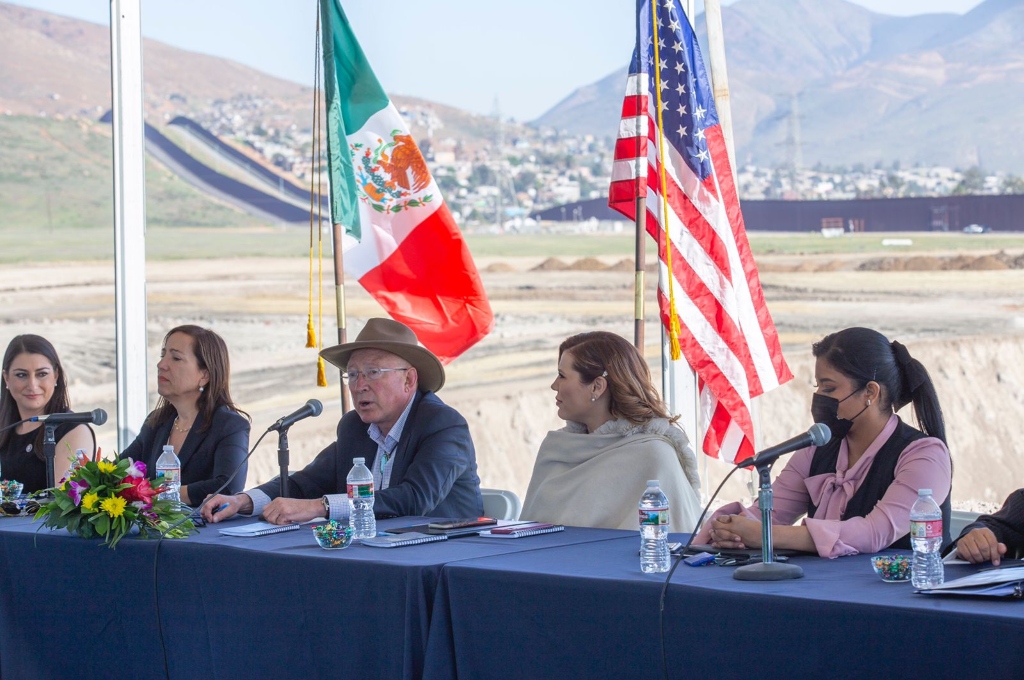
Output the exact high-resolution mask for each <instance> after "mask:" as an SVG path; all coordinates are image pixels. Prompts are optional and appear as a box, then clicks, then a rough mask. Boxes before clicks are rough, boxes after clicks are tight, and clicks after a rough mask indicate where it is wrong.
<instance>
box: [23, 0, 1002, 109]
mask: <svg viewBox="0 0 1024 680" xmlns="http://www.w3.org/2000/svg"><path fill="white" fill-rule="evenodd" d="M8 1H9V2H11V3H13V4H18V5H25V6H28V7H35V8H37V9H42V10H45V11H48V12H54V13H56V14H63V15H66V16H73V17H77V18H81V19H86V20H89V21H93V22H96V23H102V24H107V23H108V22H109V17H110V14H109V12H110V2H109V0H8ZM736 1H737V0H722V4H725V5H731V4H733V3H734V2H736ZM739 1H742V0H739ZM852 1H853V2H855V4H858V5H863V6H864V7H867V8H868V9H871V10H874V11H876V12H882V13H886V14H899V15H912V14H922V13H925V12H956V13H963V12H966V11H968V10H970V9H971V8H973V7H974V6H976V5H979V4H981V2H982V0H852ZM343 6H344V7H345V11H346V13H347V14H348V16H349V19H350V20H351V22H352V25H353V26H354V28H355V31H356V36H357V37H358V39H359V41H360V43H361V44H362V47H363V50H364V51H365V52H366V54H367V57H368V58H369V60H370V64H371V66H372V67H373V69H374V71H375V72H376V74H377V77H378V79H379V80H380V81H381V83H382V84H383V86H384V88H385V89H386V90H387V91H388V92H391V93H394V94H406V95H415V96H419V97H423V98H425V99H430V100H433V101H437V102H441V103H444V104H450V105H452V106H457V107H460V108H463V109H467V110H470V111H476V112H478V113H491V112H493V110H494V105H495V99H496V98H497V101H498V103H499V105H500V108H501V111H502V113H503V114H505V115H510V116H513V117H515V118H517V119H519V120H531V119H533V118H536V117H537V116H539V115H540V114H542V113H543V112H544V111H546V110H548V109H549V108H551V107H552V106H554V105H555V104H557V103H558V102H559V101H560V100H561V99H562V98H564V97H565V96H567V95H568V94H569V93H570V92H572V90H574V89H575V88H577V87H580V86H581V85H586V84H588V83H592V82H594V81H595V80H598V79H599V78H602V77H603V76H606V75H608V74H609V73H611V72H612V71H614V70H615V69H617V68H619V67H620V66H621V65H623V64H625V63H626V62H627V61H628V60H629V56H630V53H631V52H632V49H633V40H634V35H633V21H634V19H633V17H632V14H633V12H634V6H635V3H633V2H631V1H630V0H504V1H502V0H431V1H430V2H423V1H422V0H347V1H343ZM315 22H316V0H143V2H142V32H143V34H144V35H145V36H146V37H148V38H153V39H156V40H160V41H162V42H165V43H168V44H170V45H174V46H175V47H181V48H183V49H187V50H192V51H196V52H203V53H206V54H212V55H216V56H220V57H227V58H229V59H233V60H235V61H238V62H241V63H243V64H246V65H249V66H252V67H254V68H257V69H260V70H261V71H265V72H267V73H270V74H273V75H276V76H280V77H282V78H288V79H290V80H295V81H298V82H300V83H305V84H310V85H311V84H312V80H313V60H314V52H313V49H314V42H313V36H314V32H315V28H316V23H315ZM726 49H727V50H728V45H727V46H726ZM143 59H145V55H143Z"/></svg>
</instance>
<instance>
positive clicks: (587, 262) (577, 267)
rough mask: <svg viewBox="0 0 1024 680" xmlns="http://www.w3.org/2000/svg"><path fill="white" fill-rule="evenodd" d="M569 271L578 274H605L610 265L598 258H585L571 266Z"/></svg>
mask: <svg viewBox="0 0 1024 680" xmlns="http://www.w3.org/2000/svg"><path fill="white" fill-rule="evenodd" d="M569 269H572V270H573V271H577V272H603V271H604V270H605V269H608V265H606V264H605V263H604V262H601V260H599V259H597V258H596V257H584V258H580V259H579V260H576V261H575V262H573V263H572V264H571V265H569Z"/></svg>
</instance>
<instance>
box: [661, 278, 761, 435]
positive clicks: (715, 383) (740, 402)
mask: <svg viewBox="0 0 1024 680" xmlns="http://www.w3.org/2000/svg"><path fill="white" fill-rule="evenodd" d="M658 307H659V310H660V312H661V320H662V323H664V324H665V325H666V327H667V326H668V324H669V321H670V318H671V317H670V315H669V301H668V295H667V294H666V293H665V292H664V291H663V290H661V289H659V290H658ZM679 345H680V348H681V349H682V350H683V355H684V356H686V357H687V359H688V360H689V359H690V357H701V356H703V357H705V358H706V361H704V362H701V363H699V365H696V366H695V365H694V363H693V361H692V360H690V365H691V367H692V368H693V369H694V370H695V371H696V372H697V375H698V376H699V378H700V379H701V380H702V381H704V383H705V387H707V388H710V389H711V390H712V391H713V392H714V393H715V394H717V395H719V401H720V402H721V403H722V404H723V405H724V407H725V408H726V410H727V411H728V412H729V413H732V414H733V419H734V420H736V421H737V426H738V427H739V428H740V429H741V430H742V431H743V433H744V434H746V435H747V436H748V437H749V438H750V440H751V441H753V438H754V425H753V421H752V420H751V418H750V406H749V403H748V400H747V399H744V397H743V394H742V393H741V392H739V391H737V390H736V388H735V387H734V386H733V384H732V383H731V382H730V381H729V380H727V379H726V378H725V376H724V374H722V373H721V372H720V371H718V370H717V369H716V367H715V365H714V362H713V361H712V360H711V359H710V357H708V356H707V354H706V353H705V352H704V348H703V347H702V346H701V344H700V342H698V340H697V339H696V337H694V335H693V333H692V331H691V330H690V328H689V327H687V326H686V325H683V324H680V334H679Z"/></svg>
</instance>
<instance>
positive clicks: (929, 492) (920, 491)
mask: <svg viewBox="0 0 1024 680" xmlns="http://www.w3.org/2000/svg"><path fill="white" fill-rule="evenodd" d="M917 495H918V496H931V495H932V490H931V489H918V490H917Z"/></svg>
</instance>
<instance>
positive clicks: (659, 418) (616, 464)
mask: <svg viewBox="0 0 1024 680" xmlns="http://www.w3.org/2000/svg"><path fill="white" fill-rule="evenodd" d="M551 389H553V390H554V391H555V404H556V405H557V406H558V417H559V418H562V419H563V420H565V421H566V426H565V427H564V428H563V429H561V430H556V431H553V432H549V433H548V435H547V437H545V438H544V441H543V442H542V443H541V445H540V451H539V452H538V453H537V462H536V463H535V464H534V466H533V476H532V477H531V478H530V486H529V489H528V490H527V492H526V502H525V503H524V504H523V511H522V515H521V516H522V517H523V518H524V519H528V520H535V521H543V522H552V523H558V524H568V525H572V526H586V527H604V528H609V529H638V528H639V520H638V514H637V504H638V503H639V501H640V496H641V495H643V493H644V490H645V489H646V488H647V480H649V479H657V480H659V481H660V483H661V488H662V490H663V491H664V492H665V495H666V496H668V501H669V510H670V517H671V527H672V530H673V531H683V532H689V531H693V529H694V525H696V523H697V518H698V516H699V515H700V501H699V486H700V478H699V476H698V473H697V461H696V457H695V456H694V453H693V449H692V448H691V447H690V443H689V441H688V439H687V438H686V434H684V433H683V431H682V430H681V429H680V428H679V427H678V426H677V425H676V424H675V420H676V419H675V418H672V417H670V415H669V413H668V411H667V410H666V408H665V405H664V403H663V402H662V400H661V397H659V396H658V392H657V390H655V388H654V386H653V385H652V384H651V373H650V370H649V369H648V368H647V363H646V362H644V360H643V357H642V356H641V355H640V353H639V352H638V351H637V350H636V348H635V347H633V345H631V344H630V343H629V342H627V341H626V340H624V339H623V338H621V337H619V336H618V335H615V334H614V333H608V332H605V331H593V332H590V333H581V334H579V335H574V336H572V337H571V338H568V339H567V340H566V341H565V342H563V343H562V345H561V346H560V347H559V348H558V377H557V378H555V381H554V382H553V383H552V384H551Z"/></svg>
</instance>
